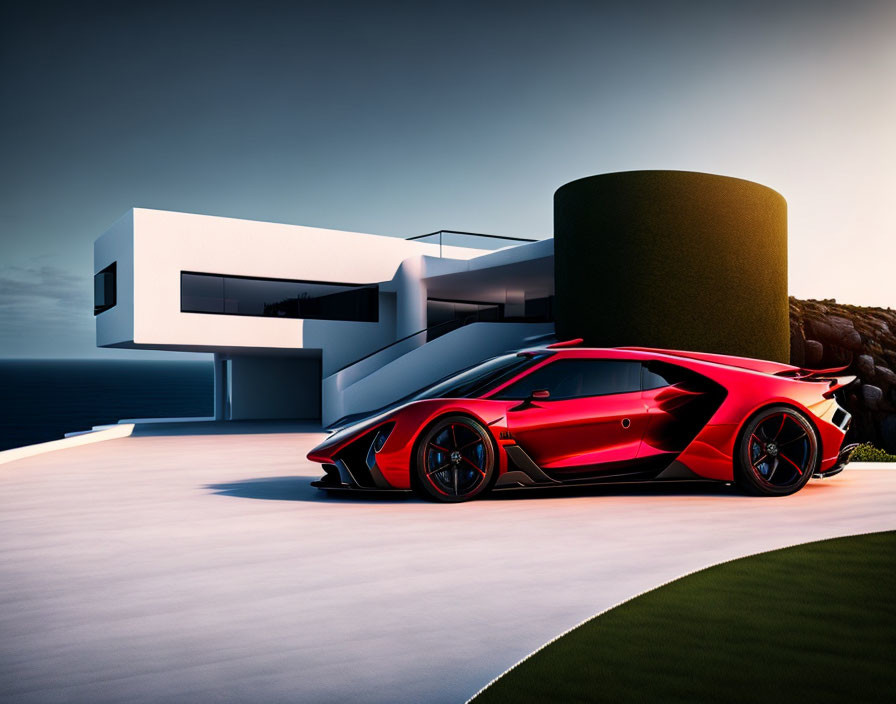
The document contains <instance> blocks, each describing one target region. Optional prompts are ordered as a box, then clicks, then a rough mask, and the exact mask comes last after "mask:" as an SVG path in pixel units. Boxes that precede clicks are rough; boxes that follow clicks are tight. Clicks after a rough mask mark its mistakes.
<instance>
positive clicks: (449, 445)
mask: <svg viewBox="0 0 896 704" xmlns="http://www.w3.org/2000/svg"><path fill="white" fill-rule="evenodd" d="M495 465H496V463H495V444H494V440H493V439H492V436H491V434H490V433H489V431H488V430H487V429H486V427H485V426H484V425H482V423H479V422H478V421H476V420H474V419H472V418H470V417H469V416H461V415H452V416H445V417H443V418H439V419H438V420H437V421H436V422H435V423H433V424H432V425H431V426H430V427H429V428H427V430H426V431H425V432H424V433H423V435H421V437H420V442H419V443H418V444H417V451H416V453H415V466H414V472H415V474H416V478H417V486H418V488H419V489H420V491H421V492H422V493H423V495H424V496H425V497H426V498H429V499H432V500H434V501H441V502H444V503H459V502H461V501H469V500H470V499H474V498H476V497H477V496H479V495H480V494H482V493H483V492H484V491H486V490H487V489H488V488H489V487H490V486H491V484H492V480H493V479H494V477H495V471H496V470H495Z"/></svg>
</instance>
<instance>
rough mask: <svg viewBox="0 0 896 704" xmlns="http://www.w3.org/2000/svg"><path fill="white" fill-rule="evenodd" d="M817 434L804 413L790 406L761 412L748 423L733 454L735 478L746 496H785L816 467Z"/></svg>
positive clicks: (794, 489)
mask: <svg viewBox="0 0 896 704" xmlns="http://www.w3.org/2000/svg"><path fill="white" fill-rule="evenodd" d="M818 444H819V443H818V434H817V433H816V432H815V427H814V426H813V425H812V423H811V421H810V420H809V419H808V418H807V417H806V415H805V414H804V413H801V412H800V411H798V410H796V409H795V408H790V407H789V406H770V407H769V408H764V409H762V410H761V411H759V413H757V414H756V415H754V416H753V417H752V418H750V420H749V421H747V424H746V425H745V426H744V430H743V432H742V433H741V435H740V438H739V440H738V444H737V450H736V452H735V457H734V463H735V470H736V472H735V476H736V478H737V483H738V485H739V486H740V487H741V489H743V490H744V491H745V492H747V493H749V494H754V495H757V496H788V495H790V494H794V493H796V492H797V491H799V490H800V489H802V488H803V487H804V486H805V485H806V482H808V481H809V479H811V478H812V474H813V473H814V472H815V470H816V469H817V467H818V457H819V452H818Z"/></svg>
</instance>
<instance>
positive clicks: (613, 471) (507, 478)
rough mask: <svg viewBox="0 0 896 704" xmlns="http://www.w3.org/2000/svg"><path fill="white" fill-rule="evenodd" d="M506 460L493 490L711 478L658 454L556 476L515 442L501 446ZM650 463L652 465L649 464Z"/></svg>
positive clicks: (707, 480) (706, 480) (704, 479)
mask: <svg viewBox="0 0 896 704" xmlns="http://www.w3.org/2000/svg"><path fill="white" fill-rule="evenodd" d="M504 450H505V452H506V453H507V459H508V462H509V465H510V466H509V468H508V471H507V472H505V473H504V474H502V475H501V476H500V477H498V481H497V482H495V486H494V487H493V489H494V490H501V489H522V488H527V489H528V488H533V489H534V488H539V489H543V488H546V487H559V486H593V485H599V484H633V483H640V482H649V481H699V482H712V481H714V480H712V479H706V478H705V477H701V476H698V475H697V474H694V472H692V471H691V470H690V469H688V468H687V467H686V466H685V465H683V464H681V463H680V462H678V461H677V460H674V459H673V460H671V461H670V460H669V459H668V458H660V459H659V461H657V460H649V461H648V463H647V466H645V463H639V464H631V463H619V465H615V466H614V464H605V465H594V466H588V467H581V468H577V469H579V470H580V473H579V474H578V475H577V474H570V475H569V476H566V477H563V478H559V477H552V476H550V475H549V474H548V473H547V472H545V470H543V469H542V468H541V467H539V466H538V465H537V464H536V463H535V461H534V460H533V459H532V458H531V457H530V456H529V454H528V453H527V452H526V451H525V450H524V449H523V448H522V447H520V446H519V445H510V446H508V447H505V448H504ZM651 463H653V465H652V466H651Z"/></svg>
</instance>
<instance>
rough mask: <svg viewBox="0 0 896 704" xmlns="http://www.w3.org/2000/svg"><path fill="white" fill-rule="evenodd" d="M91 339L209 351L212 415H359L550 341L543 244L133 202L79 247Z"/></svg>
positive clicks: (548, 249) (548, 261)
mask: <svg viewBox="0 0 896 704" xmlns="http://www.w3.org/2000/svg"><path fill="white" fill-rule="evenodd" d="M94 272H95V277H94V284H95V285H94V290H95V302H94V312H95V315H96V341H97V345H98V346H100V347H118V348H129V349H151V350H176V351H187V352H204V353H213V354H214V358H215V417H216V418H217V419H220V420H229V419H234V420H236V419H241V420H242V419H256V418H257V419H274V418H292V419H319V420H321V422H322V423H323V424H324V425H330V424H333V423H334V422H336V421H338V420H339V419H341V418H344V417H346V416H350V415H354V414H358V413H365V412H369V411H372V410H375V409H377V408H380V407H382V406H384V405H387V404H389V403H391V402H393V401H395V400H397V399H400V398H402V397H403V396H406V395H408V394H410V393H412V392H413V391H415V390H417V389H419V388H421V387H423V386H425V385H427V384H429V383H431V382H433V381H436V380H437V379H439V378H441V377H443V376H446V375H447V374H450V373H453V372H455V371H458V370H460V369H463V368H465V367H467V366H470V365H472V364H474V363H476V362H479V361H481V360H482V359H485V358H487V357H490V356H493V355H496V354H499V353H501V352H504V351H506V350H511V349H518V348H521V347H525V346H527V345H532V344H533V343H540V342H541V341H544V340H547V339H550V338H551V337H553V334H554V323H553V295H554V247H553V240H552V239H545V240H539V241H532V240H523V239H518V238H500V237H492V236H488V235H476V234H474V233H453V232H448V231H439V232H436V233H431V234H429V235H423V236H420V237H418V238H411V239H400V238H398V237H386V236H381V235H370V234H363V233H358V232H343V231H339V230H325V229H320V228H315V227H302V226H297V225H283V224H278V223H268V222H256V221H249V220H238V219H232V218H222V217H212V216H205V215H192V214H187V213H175V212H168V211H160V210H147V209H143V208H135V209H133V210H131V211H129V212H127V213H126V214H125V215H124V216H123V217H122V218H120V219H119V220H118V221H117V222H116V223H115V224H114V225H112V227H111V228H109V230H108V231H106V232H105V233H104V234H103V235H102V236H101V237H100V238H99V239H97V240H96V242H95V244H94Z"/></svg>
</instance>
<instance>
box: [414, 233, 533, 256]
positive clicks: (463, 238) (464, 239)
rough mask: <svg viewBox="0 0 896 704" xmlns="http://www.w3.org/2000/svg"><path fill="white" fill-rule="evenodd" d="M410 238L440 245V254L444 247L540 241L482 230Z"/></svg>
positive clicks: (491, 246) (496, 246)
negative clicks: (486, 232) (482, 231)
mask: <svg viewBox="0 0 896 704" xmlns="http://www.w3.org/2000/svg"><path fill="white" fill-rule="evenodd" d="M407 239H409V240H417V241H418V242H428V243H430V244H437V245H439V256H440V257H441V256H442V248H443V247H468V248H469V249H488V250H496V249H504V248H505V247H516V246H517V245H520V244H525V243H526V242H538V240H537V239H532V238H528V237H505V236H503V235H486V234H484V233H481V232H463V231H462V230H436V231H435V232H428V233H427V234H425V235H417V236H415V237H408V238H407Z"/></svg>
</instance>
